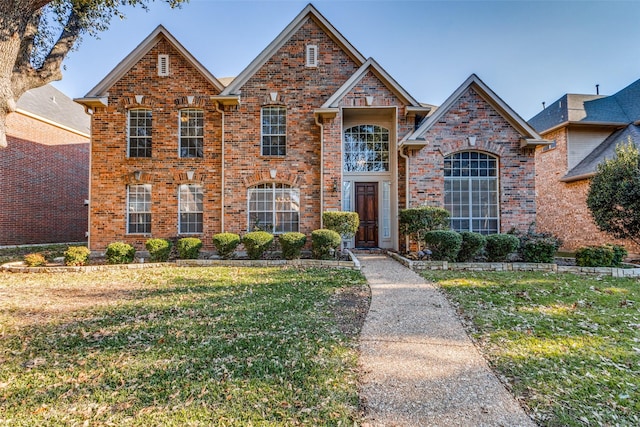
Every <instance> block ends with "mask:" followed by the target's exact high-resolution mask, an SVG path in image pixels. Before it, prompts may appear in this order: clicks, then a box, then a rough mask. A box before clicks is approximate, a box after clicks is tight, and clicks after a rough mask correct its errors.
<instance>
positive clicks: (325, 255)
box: [311, 228, 342, 259]
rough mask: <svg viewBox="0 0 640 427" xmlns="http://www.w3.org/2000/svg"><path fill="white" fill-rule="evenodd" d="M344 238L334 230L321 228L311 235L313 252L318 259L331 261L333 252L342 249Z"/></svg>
mask: <svg viewBox="0 0 640 427" xmlns="http://www.w3.org/2000/svg"><path fill="white" fill-rule="evenodd" d="M341 241H342V238H341V237H340V235H339V234H338V233H336V232H335V231H333V230H327V229H326V228H321V229H319V230H314V231H313V232H312V233H311V252H312V254H313V257H314V258H316V259H331V250H332V249H333V250H334V251H336V250H337V249H338V248H339V247H340V243H341Z"/></svg>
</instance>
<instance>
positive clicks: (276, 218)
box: [247, 182, 300, 234]
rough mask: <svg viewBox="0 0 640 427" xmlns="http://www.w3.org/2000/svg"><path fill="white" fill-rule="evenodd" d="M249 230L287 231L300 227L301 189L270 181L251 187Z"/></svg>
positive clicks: (249, 196) (296, 229)
mask: <svg viewBox="0 0 640 427" xmlns="http://www.w3.org/2000/svg"><path fill="white" fill-rule="evenodd" d="M247 199H248V201H249V209H248V213H249V218H248V221H249V224H248V229H249V231H254V230H264V231H268V232H269V233H275V234H279V233H286V232H288V231H298V230H299V229H300V190H298V189H297V188H293V187H291V186H289V185H287V184H280V183H275V182H270V183H267V184H260V185H256V186H254V187H251V188H249V194H248V197H247Z"/></svg>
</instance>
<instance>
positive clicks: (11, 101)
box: [0, 33, 22, 147]
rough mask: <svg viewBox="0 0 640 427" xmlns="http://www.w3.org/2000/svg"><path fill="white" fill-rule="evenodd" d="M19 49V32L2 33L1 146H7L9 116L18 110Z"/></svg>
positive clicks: (0, 77)
mask: <svg viewBox="0 0 640 427" xmlns="http://www.w3.org/2000/svg"><path fill="white" fill-rule="evenodd" d="M19 49H20V38H19V37H18V34H17V33H14V34H11V35H8V34H2V37H0V147H6V146H7V126H6V125H7V116H8V115H9V113H12V112H14V111H15V110H16V102H17V98H18V97H17V96H16V94H14V93H13V84H12V78H13V77H14V76H13V66H14V64H15V63H16V57H17V56H18V51H19ZM20 95H22V94H20ZM18 96H19V95H18Z"/></svg>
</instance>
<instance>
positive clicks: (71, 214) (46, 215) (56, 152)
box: [0, 113, 89, 246]
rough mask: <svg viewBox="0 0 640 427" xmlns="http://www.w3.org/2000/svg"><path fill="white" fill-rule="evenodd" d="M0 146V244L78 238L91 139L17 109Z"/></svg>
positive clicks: (82, 233)
mask: <svg viewBox="0 0 640 427" xmlns="http://www.w3.org/2000/svg"><path fill="white" fill-rule="evenodd" d="M7 128H8V136H7V143H8V145H7V148H4V149H2V150H0V151H1V152H0V177H2V178H1V179H0V195H1V196H0V246H4V245H23V244H37V243H64V242H82V241H84V240H85V239H86V237H85V233H86V231H87V230H88V223H87V210H88V208H87V207H86V206H85V205H84V201H85V200H86V199H88V198H89V192H88V184H89V139H88V138H87V137H85V136H82V135H78V134H76V133H73V132H70V131H67V130H64V129H61V128H58V127H56V126H53V125H51V124H48V123H44V122H41V121H39V120H36V119H33V118H31V117H28V116H25V115H22V114H20V113H12V114H10V115H9V117H8V119H7Z"/></svg>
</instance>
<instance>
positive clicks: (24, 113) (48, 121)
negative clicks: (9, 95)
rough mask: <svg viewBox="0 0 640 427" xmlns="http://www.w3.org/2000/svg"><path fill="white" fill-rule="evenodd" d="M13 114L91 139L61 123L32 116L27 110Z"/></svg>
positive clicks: (87, 135)
mask: <svg viewBox="0 0 640 427" xmlns="http://www.w3.org/2000/svg"><path fill="white" fill-rule="evenodd" d="M15 112H16V113H17V114H22V115H23V116H25V117H30V118H32V119H34V120H38V121H40V122H42V123H46V124H48V125H51V126H55V127H57V128H59V129H62V130H66V131H67V132H71V133H75V134H76V135H80V136H83V137H85V138H91V135H89V134H88V133H86V132H83V131H81V130H79V129H75V128H72V127H69V126H66V125H63V124H62V123H58V122H56V121H54V120H50V119H47V118H46V117H42V116H39V115H37V114H33V113H32V112H29V111H27V110H23V109H22V108H18V109H16V111H15Z"/></svg>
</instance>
